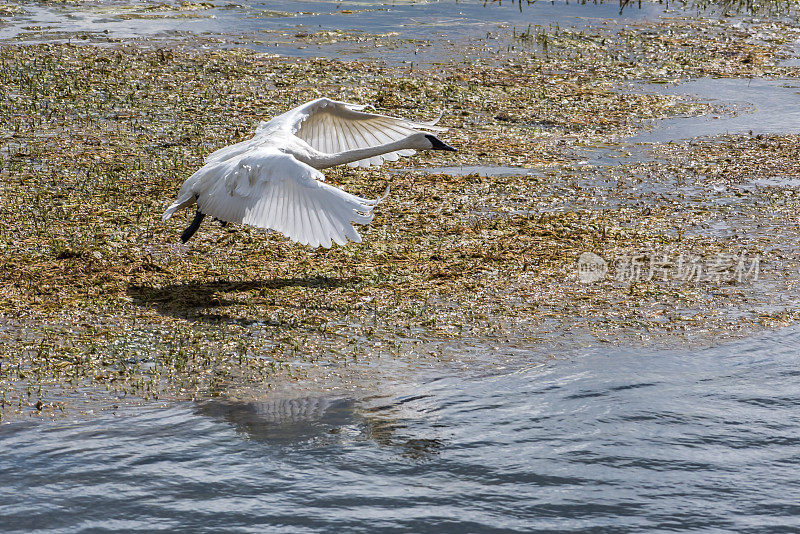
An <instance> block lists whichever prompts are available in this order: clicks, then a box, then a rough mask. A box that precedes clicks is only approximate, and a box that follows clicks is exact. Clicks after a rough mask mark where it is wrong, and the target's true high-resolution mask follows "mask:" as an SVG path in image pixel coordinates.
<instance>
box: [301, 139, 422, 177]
mask: <svg viewBox="0 0 800 534" xmlns="http://www.w3.org/2000/svg"><path fill="white" fill-rule="evenodd" d="M408 148H414V149H419V148H420V147H419V146H416V144H415V143H414V136H409V137H406V138H404V139H400V140H399V141H393V142H391V143H386V144H383V145H377V146H372V147H368V148H356V149H354V150H346V151H344V152H336V153H334V154H326V153H324V152H317V151H316V150H315V151H314V153H313V154H310V157H309V158H308V159H309V161H307V162H306V163H308V164H309V165H311V166H312V167H314V168H316V169H327V168H328V167H335V166H336V165H342V164H344V163H352V162H354V161H359V160H362V159H367V158H371V157H373V156H380V155H382V154H388V153H389V152H395V151H397V150H403V149H408Z"/></svg>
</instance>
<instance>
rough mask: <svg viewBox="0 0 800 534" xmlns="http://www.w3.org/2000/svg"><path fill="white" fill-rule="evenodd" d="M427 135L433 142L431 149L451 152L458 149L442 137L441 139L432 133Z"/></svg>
mask: <svg viewBox="0 0 800 534" xmlns="http://www.w3.org/2000/svg"><path fill="white" fill-rule="evenodd" d="M425 137H427V138H428V141H430V142H431V144H432V145H433V146H432V147H431V149H433V150H447V151H449V152H455V151H456V149H455V148H453V147H451V146H450V145H448V144H447V143H445V142H444V141H442V140H441V139H439V138H438V137H436V136H435V135H430V134H429V135H426V136H425Z"/></svg>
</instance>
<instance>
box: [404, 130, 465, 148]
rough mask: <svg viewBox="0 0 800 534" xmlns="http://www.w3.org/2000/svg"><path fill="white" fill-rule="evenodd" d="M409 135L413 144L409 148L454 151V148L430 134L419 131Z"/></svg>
mask: <svg viewBox="0 0 800 534" xmlns="http://www.w3.org/2000/svg"><path fill="white" fill-rule="evenodd" d="M411 137H412V139H411V141H412V145H413V146H411V147H409V148H415V149H417V150H449V151H451V152H455V150H456V149H455V148H453V147H451V146H450V145H448V144H447V143H445V142H443V141H442V140H441V139H439V138H438V137H436V136H435V135H432V134H426V133H424V132H420V133H417V134H414V135H413V136H411Z"/></svg>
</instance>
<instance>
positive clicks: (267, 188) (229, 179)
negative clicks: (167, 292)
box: [164, 98, 453, 248]
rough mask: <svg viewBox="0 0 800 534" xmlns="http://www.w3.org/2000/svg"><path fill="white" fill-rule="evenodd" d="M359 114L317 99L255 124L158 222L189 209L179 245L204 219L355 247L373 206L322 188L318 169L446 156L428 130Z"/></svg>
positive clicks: (214, 158) (191, 181)
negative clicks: (419, 153)
mask: <svg viewBox="0 0 800 534" xmlns="http://www.w3.org/2000/svg"><path fill="white" fill-rule="evenodd" d="M364 107H365V106H359V105H355V104H347V103H344V102H337V101H334V100H329V99H326V98H321V99H318V100H313V101H311V102H308V103H306V104H303V105H302V106H299V107H296V108H294V109H292V110H290V111H288V112H286V113H284V114H283V115H279V116H277V117H275V118H274V119H272V120H270V121H268V122H263V123H261V125H260V126H259V127H258V129H257V130H256V134H255V136H254V137H253V138H252V139H250V140H248V141H243V142H241V143H237V144H235V145H231V146H228V147H225V148H221V149H219V150H217V151H216V152H214V153H212V154H211V155H209V156H208V157H207V158H206V159H205V165H204V166H203V167H202V168H201V169H199V170H198V171H197V172H195V173H194V174H193V175H192V176H190V177H189V178H188V179H187V180H186V181H185V182H184V183H183V185H182V186H181V189H180V192H179V193H178V198H177V199H176V200H175V202H174V203H173V204H172V205H171V206H170V207H169V208H168V209H167V211H166V212H164V220H167V219H169V217H170V216H172V214H173V213H174V212H175V211H177V210H178V209H180V208H183V207H187V206H191V205H192V204H194V203H195V202H196V203H197V216H196V218H195V221H194V222H193V223H192V226H190V228H188V229H187V231H186V232H184V236H183V239H184V242H185V241H186V240H188V239H189V237H191V235H192V234H193V233H194V231H195V230H197V227H199V225H200V222H201V221H202V218H203V216H204V215H206V214H207V215H211V216H212V217H215V218H217V219H219V220H221V221H226V222H235V223H244V224H248V225H251V226H256V227H259V228H271V229H273V230H277V231H279V232H281V233H283V234H284V235H286V236H287V237H289V238H290V239H292V240H293V241H296V242H298V243H301V244H305V245H310V246H312V247H317V246H320V245H321V246H323V247H325V248H329V247H330V246H331V243H332V242H334V243H338V244H340V245H343V244H345V243H347V239H348V238H349V239H350V240H352V241H355V242H357V243H359V242H361V236H360V235H359V234H358V232H357V231H356V229H355V228H354V227H353V223H359V224H367V223H369V222H370V221H371V220H372V217H373V214H372V210H373V208H374V207H375V205H376V204H377V203H378V202H379V201H380V199H377V200H368V199H366V198H362V197H358V196H355V195H351V194H349V193H346V192H344V191H342V190H341V189H337V188H335V187H332V186H330V185H328V184H325V183H324V182H323V181H324V179H325V177H324V176H323V174H322V173H321V172H319V170H318V169H326V168H328V167H333V166H334V165H339V164H343V163H347V164H349V165H350V166H353V167H369V166H370V165H380V164H381V163H383V161H384V160H389V161H396V160H397V159H398V158H399V157H400V156H409V155H411V154H414V152H415V151H416V150H424V149H441V150H453V149H452V147H449V146H447V145H445V144H444V143H442V142H441V141H439V140H438V139H437V138H436V137H434V136H433V135H431V134H429V133H426V132H425V131H423V130H428V131H445V128H440V127H437V126H434V123H433V122H431V123H419V122H412V121H407V120H404V119H398V118H394V117H387V116H385V115H377V114H373V113H365V112H363V111H361V110H362V109H364ZM434 122H435V121H434Z"/></svg>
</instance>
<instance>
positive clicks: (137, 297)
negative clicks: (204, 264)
mask: <svg viewBox="0 0 800 534" xmlns="http://www.w3.org/2000/svg"><path fill="white" fill-rule="evenodd" d="M359 281H360V280H359V279H357V278H348V279H346V278H328V277H325V276H310V277H303V278H270V279H265V280H253V281H231V280H213V281H204V282H194V281H192V282H180V283H177V284H168V285H165V286H161V287H153V286H149V285H138V284H130V285H129V286H128V289H127V294H128V296H129V297H130V298H131V299H133V302H134V303H135V304H137V305H139V306H141V307H143V308H151V309H154V310H156V311H157V312H158V313H160V314H161V315H168V316H171V317H177V318H179V319H186V320H190V321H202V322H206V323H212V324H219V323H235V324H239V325H244V326H248V325H252V324H256V323H259V324H267V325H272V326H280V323H276V322H275V321H272V320H270V319H265V318H263V317H259V318H242V317H234V316H232V315H230V314H228V313H224V312H223V311H222V310H223V309H224V308H226V307H230V306H234V305H237V304H241V302H239V301H237V300H233V299H231V298H230V297H226V295H230V294H232V293H252V292H256V291H263V290H280V289H283V288H287V287H309V288H336V287H342V286H347V285H352V284H356V283H358V282H359ZM279 305H280V306H282V307H285V308H303V309H315V310H316V309H319V310H324V311H337V310H335V309H334V308H333V307H331V306H316V305H301V304H297V303H281V304H279Z"/></svg>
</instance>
